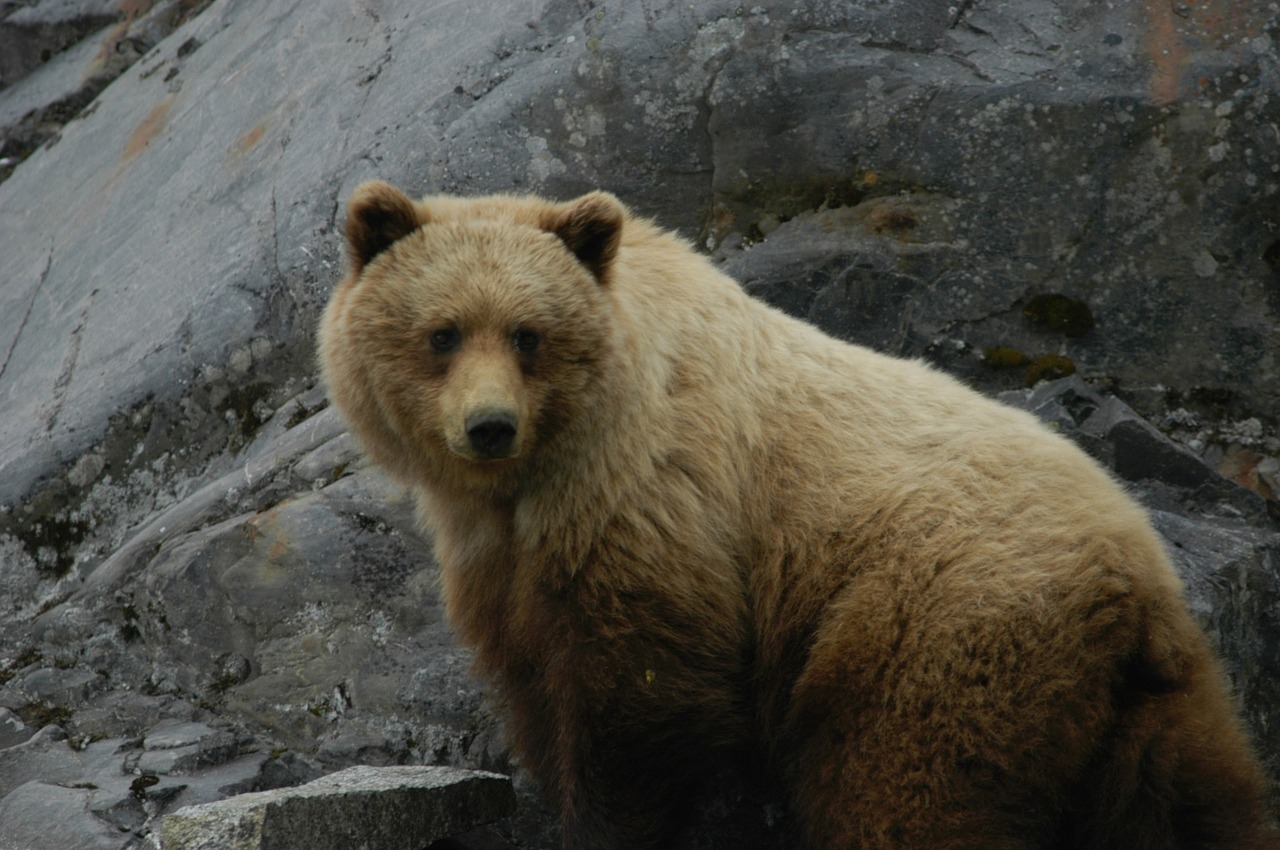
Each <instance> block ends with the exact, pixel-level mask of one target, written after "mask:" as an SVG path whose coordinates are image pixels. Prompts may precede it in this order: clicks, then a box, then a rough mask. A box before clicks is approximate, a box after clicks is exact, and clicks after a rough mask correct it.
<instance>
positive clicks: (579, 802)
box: [560, 741, 696, 850]
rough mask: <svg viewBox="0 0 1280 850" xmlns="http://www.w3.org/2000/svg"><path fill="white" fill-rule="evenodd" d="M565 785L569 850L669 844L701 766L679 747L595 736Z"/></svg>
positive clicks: (632, 849) (634, 849)
mask: <svg viewBox="0 0 1280 850" xmlns="http://www.w3.org/2000/svg"><path fill="white" fill-rule="evenodd" d="M590 746H591V750H593V752H591V753H590V754H588V753H585V752H584V753H582V755H581V756H580V757H578V758H576V759H575V761H576V765H575V769H574V771H573V775H571V776H569V777H566V779H565V781H564V785H563V787H562V790H561V806H560V809H561V827H562V829H563V833H564V847H565V850H650V848H654V850H656V848H666V847H668V846H669V843H670V840H671V837H672V835H673V834H674V832H675V831H676V830H677V829H678V827H679V826H680V825H681V824H682V823H683V822H684V820H685V819H686V815H687V802H688V799H689V790H690V787H691V785H692V784H693V783H692V782H691V781H690V777H691V776H692V775H693V774H694V772H695V770H696V768H695V766H694V765H692V764H689V763H687V762H686V761H685V760H684V759H683V758H679V757H678V754H679V751H678V750H677V751H675V752H668V753H662V752H661V749H662V747H661V744H660V743H658V742H655V741H651V742H650V747H649V748H648V751H647V752H646V751H644V750H640V749H637V748H636V747H635V746H633V745H631V744H630V742H628V744H627V745H625V746H622V747H616V746H615V747H609V746H608V745H607V744H605V745H602V742H600V741H593V742H590Z"/></svg>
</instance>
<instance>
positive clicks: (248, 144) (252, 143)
mask: <svg viewBox="0 0 1280 850" xmlns="http://www.w3.org/2000/svg"><path fill="white" fill-rule="evenodd" d="M266 133H267V125H266V123H262V124H259V125H257V126H256V127H254V128H253V129H252V130H250V131H249V132H247V133H245V134H244V135H243V136H241V137H240V141H239V142H237V143H236V153H238V154H240V155H241V156H243V155H244V154H247V153H248V152H249V151H251V150H253V149H254V148H255V147H257V146H258V142H260V141H262V137H263V136H265V135H266Z"/></svg>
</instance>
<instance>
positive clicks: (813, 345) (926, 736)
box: [320, 182, 1280, 850]
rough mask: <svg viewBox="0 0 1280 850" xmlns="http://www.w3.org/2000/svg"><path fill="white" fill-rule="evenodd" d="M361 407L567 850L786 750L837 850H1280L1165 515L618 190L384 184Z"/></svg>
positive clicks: (332, 375) (351, 333) (811, 823)
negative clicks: (764, 292) (720, 765)
mask: <svg viewBox="0 0 1280 850" xmlns="http://www.w3.org/2000/svg"><path fill="white" fill-rule="evenodd" d="M347 239H348V249H349V265H350V271H349V273H348V274H347V276H346V278H345V279H344V280H343V281H342V282H341V284H340V285H339V286H338V287H337V290H336V291H335V293H334V295H333V299H332V301H331V303H330V305H329V307H328V309H327V312H326V313H325V316H324V319H323V322H322V327H321V334H320V348H321V359H322V364H323V369H324V373H325V377H326V380H327V382H328V386H329V390H330V394H331V397H332V399H333V400H334V402H335V403H336V404H337V405H338V406H339V407H340V408H341V409H342V410H343V411H344V412H345V414H346V416H347V417H348V418H349V420H350V422H351V424H352V426H353V428H354V430H355V433H356V434H357V435H358V437H359V439H360V440H361V442H362V443H363V445H364V446H365V447H366V449H367V451H368V452H369V454H370V455H371V456H372V457H373V458H374V459H375V460H376V461H377V462H378V463H380V464H382V465H383V466H385V467H386V468H387V469H388V470H389V471H391V472H392V473H394V474H395V475H397V476H399V477H400V478H401V479H403V480H404V481H406V482H408V483H409V484H410V485H412V486H413V487H414V488H415V490H416V493H417V496H418V499H419V505H420V511H421V516H422V518H423V520H424V522H425V524H426V525H427V526H428V527H429V528H430V529H431V530H432V531H433V533H434V541H435V551H436V554H437V558H438V560H439V562H440V566H441V569H442V573H443V579H442V581H443V594H444V598H445V603H446V606H447V611H448V615H449V619H450V621H451V623H452V625H453V627H454V628H455V629H456V631H457V633H458V635H459V636H460V637H461V639H462V640H463V641H464V642H465V643H467V644H469V645H471V646H474V647H475V649H476V651H477V664H478V667H479V670H480V671H481V672H482V673H484V674H485V675H487V676H490V677H493V678H494V679H496V682H497V684H498V685H499V689H500V692H501V695H502V699H503V701H504V704H505V706H506V709H507V711H508V713H509V723H510V729H511V732H512V736H511V737H512V742H513V745H514V749H515V751H516V753H517V754H518V756H519V758H520V760H521V763H522V764H523V766H524V767H525V768H527V769H528V770H529V771H530V772H531V773H532V775H533V776H534V777H535V778H536V779H537V780H538V782H539V783H540V784H541V787H542V788H543V789H544V790H545V792H546V793H547V795H549V798H550V799H551V800H552V801H553V802H554V803H555V804H556V805H557V806H558V809H559V812H560V815H561V818H562V822H563V826H564V834H565V845H566V846H567V847H570V848H591V850H599V848H624V847H625V848H640V847H662V846H665V845H664V842H665V841H667V840H668V839H669V834H670V829H671V827H672V825H673V824H674V823H675V822H676V820H677V818H676V812H677V810H678V808H679V805H680V802H681V800H682V799H683V797H684V795H685V793H686V787H687V786H686V782H687V781H688V779H687V777H689V776H692V775H694V774H695V773H696V768H697V767H699V766H701V765H703V764H706V763H708V762H709V761H710V760H711V758H712V757H713V756H715V755H716V754H717V753H722V752H725V751H729V750H733V749H735V748H741V747H747V746H752V745H755V746H758V747H759V748H760V750H761V751H762V752H764V753H765V754H766V756H767V759H768V763H769V764H770V765H771V766H772V769H773V771H774V773H775V774H776V776H777V777H779V778H780V780H781V781H782V783H783V785H784V787H785V788H786V789H787V792H788V796H789V799H790V805H791V808H792V810H793V812H794V814H795V816H796V818H797V820H798V822H799V823H800V825H801V829H802V831H803V834H804V840H805V842H806V845H807V846H809V847H811V848H822V850H833V849H834V848H863V850H869V848H931V850H937V848H984V850H990V849H991V848H1003V849H1004V850H1013V848H1124V850H1133V848H1173V847H1179V848H1210V847H1212V848H1263V847H1277V846H1280V842H1278V841H1277V839H1276V834H1275V832H1274V831H1273V827H1272V826H1271V820H1270V817H1269V815H1268V813H1267V811H1266V807H1265V803H1264V796H1265V790H1264V789H1265V783H1264V780H1263V777H1262V775H1261V772H1260V770H1259V768H1258V767H1257V765H1256V763H1255V761H1254V759H1253V757H1252V755H1251V753H1250V749H1249V746H1248V744H1247V742H1246V739H1245V736H1244V734H1243V732H1242V729H1241V725H1240V723H1239V721H1238V719H1237V718H1236V716H1235V712H1234V710H1233V707H1232V702H1231V699H1230V698H1229V696H1228V694H1227V692H1226V689H1225V687H1224V678H1223V675H1222V673H1221V672H1220V670H1219V668H1218V665H1217V663H1216V662H1215V660H1214V658H1213V657H1212V656H1211V653H1210V651H1209V649H1208V648H1207V644H1206V641H1205V638H1204V637H1203V635H1202V634H1201V633H1200V631H1199V629H1198V628H1197V626H1196V624H1195V623H1194V621H1193V620H1192V618H1191V616H1190V615H1189V613H1188V611H1187V608H1186V606H1185V603H1184V601H1183V598H1182V591H1181V587H1180V584H1179V581H1178V579H1177V578H1176V576H1175V574H1174V571H1173V570H1172V569H1171V567H1170V564H1169V561H1168V560H1167V558H1166V556H1165V554H1164V552H1163V551H1162V548H1161V543H1160V541H1159V540H1158V539H1157V537H1156V536H1155V534H1154V533H1153V532H1152V529H1151V527H1150V525H1149V523H1148V521H1147V518H1146V516H1145V515H1144V513H1143V511H1142V510H1141V509H1140V508H1139V507H1138V506H1136V505H1135V503H1134V502H1133V501H1132V500H1131V499H1129V498H1128V497H1127V496H1126V495H1125V494H1124V493H1123V492H1122V490H1121V489H1120V488H1119V487H1118V486H1117V485H1116V484H1115V483H1113V482H1112V481H1111V479H1110V478H1109V477H1108V476H1107V474H1106V473H1105V472H1104V471H1103V470H1101V469H1100V468H1099V467H1098V466H1097V465H1096V464H1095V463H1093V462H1092V461H1091V460H1090V459H1089V458H1088V457H1087V456H1085V455H1084V454H1083V453H1082V452H1080V451H1079V450H1077V448H1076V447H1075V446H1074V445H1072V444H1071V443H1070V442H1069V441H1067V440H1066V439H1063V438H1061V437H1058V436H1056V435H1054V434H1052V433H1050V432H1049V431H1048V430H1046V429H1045V428H1043V427H1041V425H1040V424H1038V423H1037V421H1036V420H1035V419H1034V418H1033V417H1031V416H1029V415H1027V414H1024V413H1021V412H1018V411H1015V410H1012V409H1010V408H1007V407H1005V406H1002V405H1000V404H998V403H996V402H994V401H990V400H988V399H986V398H983V397H982V396H980V395H978V394H977V393H974V392H972V391H970V390H969V389H967V388H965V387H963V386H962V385H961V384H959V383H958V382H956V381H954V380H952V379H950V378H948V377H945V376H943V375H941V374H939V373H938V372H935V371H933V370H931V369H930V368H928V367H927V366H925V365H922V364H921V363H917V362H908V361H903V360H897V359H892V358H889V357H885V356H882V355H879V354H876V353H874V352H872V351H869V350H866V349H864V348H859V347H855V346H852V345H847V344H844V343H842V342H838V341H836V340H833V339H830V338H828V337H826V336H824V335H823V334H821V333H820V332H818V331H817V330H815V329H814V328H812V327H810V326H808V325H806V324H804V323H802V322H800V321H797V320H795V319H792V318H790V317H788V316H786V315H784V314H782V313H780V312H778V311H775V310H773V309H771V308H769V307H767V306H765V305H763V304H761V303H758V302H757V301H755V300H753V299H751V298H749V297H747V296H746V295H745V294H744V293H743V292H742V290H741V289H740V287H739V286H738V285H737V284H736V283H735V282H734V281H732V280H730V279H728V278H726V277H724V276H723V275H721V274H720V273H719V272H718V271H716V270H715V269H714V268H713V267H712V266H711V265H710V264H709V263H708V262H707V261H705V260H704V259H702V258H700V257H699V256H698V255H696V254H695V253H694V252H693V251H692V250H690V249H689V247H688V246H687V245H686V244H684V243H683V242H681V241H680V240H679V239H677V238H676V237H675V236H673V235H672V234H669V233H665V232H662V231H660V230H659V229H657V228H656V227H655V226H653V225H652V224H651V223H649V222H647V221H644V220H642V219H639V218H635V217H633V216H632V215H630V214H629V213H628V212H627V210H626V209H625V208H624V207H623V206H622V205H621V204H620V203H619V202H618V201H617V200H616V199H615V198H614V197H612V196H610V195H607V194H603V193H598V192H597V193H593V194H589V195H586V196H584V197H582V198H579V199H577V200H575V201H572V202H568V203H560V204H557V203H550V202H546V201H543V200H540V199H537V198H528V197H488V198H478V199H474V200H460V199H454V198H444V197H435V198H427V199H426V200H423V201H420V202H414V201H412V200H410V199H409V198H408V197H406V196H405V195H404V194H402V193H401V192H399V191H398V190H396V189H394V188H392V187H390V186H388V185H386V184H384V183H378V182H373V183H367V184H365V185H362V186H361V187H359V188H358V189H357V190H356V192H355V194H354V196H353V197H352V199H351V201H350V208H349V211H348V223H347Z"/></svg>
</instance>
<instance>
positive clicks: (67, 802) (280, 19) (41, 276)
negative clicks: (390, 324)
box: [0, 0, 1280, 850]
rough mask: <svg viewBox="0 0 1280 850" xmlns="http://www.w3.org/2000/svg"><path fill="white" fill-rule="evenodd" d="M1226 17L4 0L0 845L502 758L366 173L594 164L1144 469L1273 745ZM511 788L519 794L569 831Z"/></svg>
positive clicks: (858, 328) (776, 811)
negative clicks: (328, 374)
mask: <svg viewBox="0 0 1280 850" xmlns="http://www.w3.org/2000/svg"><path fill="white" fill-rule="evenodd" d="M1210 6H1213V8H1212V9H1211V8H1210ZM1215 9H1216V5H1215V4H1189V5H1185V6H1184V5H1176V4H1175V5H1170V4H1160V3H1131V4H1119V3H1110V4H1109V3H1104V2H1088V3H1084V4H1080V3H1066V2H1055V0H1029V2H1025V3H1021V4H1016V8H1015V7H1011V6H1009V5H1008V4H997V3H992V2H981V0H979V2H977V3H968V2H966V3H959V4H951V5H950V6H949V5H948V4H945V3H939V2H933V0H904V2H898V3H892V4H884V3H875V2H847V0H841V2H835V0H831V1H830V2H826V0H806V1H805V2H798V3H786V4H781V3H759V4H738V3H730V2H716V0H710V2H698V3H689V2H663V0H654V2H640V3H619V4H609V3H601V2H595V0H517V2H507V1H506V0H503V2H498V0H479V2H472V3H466V4H458V3H447V2H442V1H437V2H421V0H371V1H370V2H354V3H352V2H342V3H339V2H336V0H309V2H301V0H260V2H249V0H212V2H210V0H0V257H3V258H4V259H3V264H2V266H3V267H2V268H0V824H3V825H4V830H3V835H4V837H5V838H6V839H7V838H9V837H10V836H11V835H12V836H20V837H21V841H25V842H26V843H25V844H20V846H24V847H31V848H36V850H44V848H50V850H52V848H59V850H61V848H67V847H86V848H103V850H124V848H133V847H145V846H152V845H151V844H150V842H151V840H152V836H153V834H154V833H155V831H156V828H157V827H156V824H157V818H158V817H159V816H161V815H163V814H164V813H165V812H168V811H172V810H173V809H174V808H175V807H176V806H180V805H185V804H187V803H188V802H194V801H201V802H203V801H208V800H213V799H217V798H219V797H224V796H226V795H228V794H232V793H238V792H242V791H250V790H263V789H267V788H274V787H278V786H282V785H289V784H296V783H298V782H301V781H305V780H307V779H310V778H312V777H314V776H316V775H318V774H320V773H324V772H328V771H331V770H334V769H337V768H341V767H346V766H349V765H352V764H397V763H409V764H419V763H438V764H450V765H457V766H464V767H471V768H481V769H491V770H497V771H500V772H505V771H509V770H512V769H513V768H514V767H515V766H513V765H511V764H509V763H508V761H507V760H506V758H505V756H504V755H503V753H502V748H501V745H500V730H499V729H498V724H497V721H495V720H494V718H493V717H491V715H490V712H489V708H488V703H487V702H486V698H485V695H484V693H483V692H482V691H481V689H480V688H479V687H478V686H477V685H476V684H474V683H473V682H471V680H470V679H469V678H468V675H467V671H468V656H467V654H466V652H465V651H463V650H461V649H459V648H458V647H456V646H455V645H454V644H453V643H452V641H451V638H450V635H449V632H448V629H447V627H446V626H445V625H444V623H443V619H442V613H441V611H440V606H439V601H438V599H437V597H436V591H435V585H434V566H433V564H432V562H431V559H430V555H429V551H430V545H429V541H427V540H425V539H424V538H423V536H422V535H421V534H420V532H419V531H418V530H417V529H416V527H415V524H414V521H413V517H412V509H411V506H410V505H409V503H408V500H407V497H406V496H405V494H404V493H403V492H402V491H400V490H399V488H397V487H396V486H394V485H393V484H391V483H390V482H389V481H388V480H387V479H386V478H385V477H383V476H382V475H381V474H380V473H378V472H377V471H376V470H374V469H372V468H371V467H369V466H368V465H367V464H365V463H364V461H362V460H361V458H360V456H359V454H358V452H357V451H356V449H355V447H354V444H353V443H352V441H351V439H350V438H349V436H348V435H346V433H345V431H344V427H343V424H342V422H341V420H340V419H339V418H338V417H337V415H336V413H335V412H334V411H333V410H331V409H329V408H328V406H327V403H326V401H325V399H324V395H323V391H322V390H321V389H319V388H318V387H317V386H316V383H315V367H314V351H313V342H314V325H315V322H316V319H317V317H318V315H319V311H320V309H321V308H322V306H323V304H324V302H325V300H326V298H327V296H328V292H329V290H330V287H331V286H332V284H333V283H334V282H335V281H336V279H337V278H338V276H339V274H340V266H341V259H340V254H341V247H340V241H339V237H338V233H339V230H340V226H341V218H340V217H341V212H340V211H341V209H342V204H343V202H344V201H345V199H346V197H347V195H348V194H349V193H350V191H351V190H352V188H354V186H355V185H356V184H357V183H359V182H360V181H362V180H364V179H367V178H372V177H379V178H382V179H385V180H388V181H390V182H392V183H395V184H398V185H401V186H404V187H405V188H406V189H408V190H411V191H414V192H420V193H426V192H434V191H447V192H466V193H476V192H487V191H518V192H525V191H531V192H538V193H543V194H548V195H553V196H558V197H567V196H571V195H572V194H574V193H577V192H581V191H585V190H587V189H591V188H596V187H603V188H606V189H609V190H612V191H614V192H616V193H618V194H619V195H620V196H621V197H623V199H624V200H626V201H627V202H628V203H629V204H631V205H632V206H633V207H634V208H635V209H637V210H639V211H641V212H643V213H645V214H649V215H653V216H655V217H657V218H658V219H659V220H660V221H661V222H662V223H663V224H664V225H667V226H670V227H674V228H678V229H680V230H681V231H682V232H683V233H684V234H685V235H686V236H687V237H689V238H690V239H691V240H693V241H694V242H695V243H696V244H698V245H699V246H700V247H702V248H704V249H706V250H707V251H708V252H710V253H711V254H713V255H714V256H715V257H716V259H717V261H718V262H721V263H723V264H724V266H725V267H726V269H727V270H728V271H730V272H731V273H732V274H734V275H735V276H736V277H738V279H739V280H741V281H743V283H744V285H745V286H746V288H747V289H748V290H749V291H751V292H752V293H753V294H755V295H756V296H758V297H760V298H762V299H765V300H767V301H769V302H771V303H773V304H775V305H777V306H779V307H781V308H783V309H785V310H788V311H790V312H793V313H795V314H797V315H800V316H803V317H806V318H808V319H809V320H811V321H813V322H815V323H816V324H818V325H819V326H821V327H823V328H824V329H825V330H827V331H828V332H830V333H832V334H835V335H836V336H839V337H841V338H845V339H849V340H853V341H856V342H860V343H862V344H866V345H870V346H873V347H875V348H878V349H880V350H884V351H889V352H892V353H895V354H901V355H905V356H915V357H924V358H927V359H929V360H931V361H932V362H934V363H936V364H937V365H939V366H940V367H941V368H944V369H947V370H949V371H951V372H953V373H955V374H957V375H959V376H961V377H962V378H964V379H965V380H966V381H968V382H969V383H971V384H973V385H974V386H976V387H978V388H979V389H982V390H984V391H986V392H989V393H993V394H994V393H1006V394H1007V395H1006V396H1005V398H1006V400H1008V401H1010V402H1011V403H1015V404H1018V405H1022V406H1026V407H1029V408H1030V409H1033V410H1035V411H1036V412H1037V413H1038V414H1039V415H1041V416H1042V417H1043V418H1045V419H1046V420H1047V421H1049V422H1050V423H1052V424H1053V425H1054V426H1055V427H1058V428H1060V429H1062V430H1063V431H1064V432H1066V433H1069V434H1071V435H1072V436H1073V437H1074V438H1075V439H1077V440H1079V441H1080V443H1081V444H1082V445H1083V446H1085V448H1086V449H1088V450H1089V451H1090V452H1092V453H1093V454H1094V455H1095V456H1096V457H1098V458H1099V460H1100V461H1101V462H1103V463H1105V464H1107V465H1108V466H1109V467H1110V468H1111V469H1113V470H1114V472H1115V473H1116V475H1117V476H1118V477H1120V478H1122V479H1123V480H1124V481H1125V482H1126V484H1127V486H1129V487H1131V488H1132V489H1133V491H1134V492H1135V493H1137V494H1138V495H1139V496H1140V497H1141V498H1142V499H1143V500H1144V502H1145V503H1146V504H1147V505H1148V506H1149V507H1150V508H1151V509H1152V511H1153V516H1154V518H1155V521H1156V525H1157V527H1158V528H1159V530H1160V531H1161V533H1162V534H1164V536H1165V537H1166V539H1167V540H1168V541H1169V545H1170V550H1171V552H1172V553H1173V555H1174V558H1175V561H1176V562H1177V564H1178V566H1179V568H1180V569H1181V570H1182V572H1183V575H1184V577H1185V579H1186V581H1187V584H1188V593H1189V598H1190V600H1191V603H1192V606H1193V608H1194V610H1195V611H1196V612H1197V614H1198V616H1199V617H1200V619H1201V622H1202V623H1203V624H1204V625H1205V627H1206V629H1207V630H1208V631H1209V633H1210V635H1211V637H1212V638H1213V640H1214V641H1215V642H1216V643H1217V645H1218V646H1219V647H1220V648H1221V649H1222V651H1223V653H1224V654H1225V656H1226V658H1227V666H1228V669H1229V672H1230V674H1231V675H1232V677H1233V681H1234V682H1235V684H1236V685H1237V689H1238V692H1239V693H1240V695H1241V699H1242V703H1243V705H1244V709H1245V713H1246V716H1247V717H1248V719H1249V721H1250V724H1251V728H1252V729H1253V730H1254V732H1255V735H1256V736H1257V738H1258V740H1259V742H1260V747H1261V749H1262V752H1263V755H1264V758H1265V759H1266V760H1267V762H1268V764H1269V766H1270V767H1271V768H1272V771H1273V775H1277V772H1276V770H1275V768H1276V767H1277V765H1278V763H1280V731H1278V730H1280V723H1277V720H1280V718H1277V716H1276V715H1277V712H1280V692H1277V689H1276V686H1275V684H1274V683H1275V682H1277V681H1280V624H1278V623H1277V622H1276V620H1277V617H1278V616H1280V615H1278V614H1277V612H1278V611H1280V586H1278V585H1277V559H1278V558H1280V537H1278V536H1277V535H1278V532H1277V523H1276V516H1277V515H1278V513H1280V511H1278V510H1277V498H1276V496H1277V492H1280V459H1278V458H1280V441H1278V440H1277V431H1276V425H1277V418H1278V417H1280V379H1278V378H1280V375H1277V369H1280V364H1278V363H1277V352H1280V162H1278V161H1277V158H1276V156H1275V154H1274V151H1275V140H1276V129H1275V128H1276V127H1277V126H1280V96H1278V95H1277V92H1278V91H1280V63H1278V62H1277V37H1278V35H1280V10H1278V9H1277V8H1276V7H1275V6H1268V5H1266V4H1262V3H1257V4H1238V5H1237V6H1233V7H1232V8H1231V9H1229V10H1227V11H1224V12H1222V13H1221V14H1218V13H1217V12H1216V11H1215ZM516 782H517V791H518V793H519V794H520V799H521V806H520V809H519V811H518V813H517V815H516V816H515V818H514V819H511V820H509V821H507V822H506V823H505V825H504V826H502V827H501V828H500V830H501V831H502V832H503V834H504V836H505V837H506V840H508V841H511V842H513V843H517V844H523V845H526V846H546V845H548V844H549V843H550V842H551V841H553V840H554V826H553V825H551V823H550V820H549V818H548V817H547V815H546V813H545V812H543V811H542V810H541V809H540V808H539V807H538V804H537V802H536V796H535V795H534V794H533V792H532V789H530V788H528V787H527V783H524V781H523V780H522V779H521V778H520V777H519V774H517V780H516ZM711 798H712V801H711V802H710V803H709V804H708V805H707V807H706V809H705V812H704V813H703V815H702V816H701V818H700V820H699V821H698V824H697V825H696V827H695V832H696V833H697V834H696V835H691V836H690V838H689V843H690V846H699V847H743V848H753V847H780V846H786V837H787V818H786V813H785V808H783V807H781V806H780V805H779V804H778V802H777V801H776V800H771V799H769V797H768V794H767V793H764V792H761V791H760V790H759V789H757V788H755V787H754V786H753V785H752V783H751V782H749V781H747V780H745V779H744V778H742V777H736V776H723V777H720V782H719V786H718V789H717V792H716V793H715V794H712V795H711ZM51 813H57V814H56V815H53V814H51ZM51 822H55V823H56V827H55V828H52V829H49V828H47V827H48V824H49V823H51ZM14 840H18V839H14ZM0 843H2V842H0ZM318 850H319V849H318Z"/></svg>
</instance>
